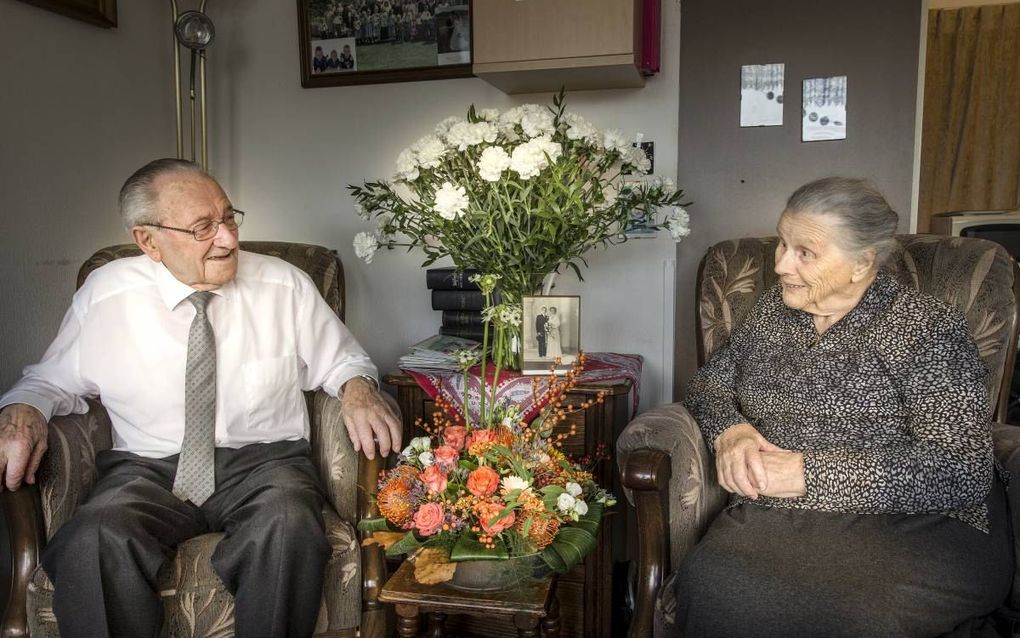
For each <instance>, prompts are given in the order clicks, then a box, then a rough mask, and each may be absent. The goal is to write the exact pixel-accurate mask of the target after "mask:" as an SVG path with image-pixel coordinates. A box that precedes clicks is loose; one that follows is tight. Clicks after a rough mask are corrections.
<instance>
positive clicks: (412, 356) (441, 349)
mask: <svg viewBox="0 0 1020 638" xmlns="http://www.w3.org/2000/svg"><path fill="white" fill-rule="evenodd" d="M481 348H482V344H480V343H478V342H477V341H474V340H472V339H462V338H461V337H452V336H448V335H435V336H433V337H429V338H428V339H425V340H424V341H419V342H418V343H416V344H414V345H413V346H411V352H410V353H408V354H406V355H404V356H402V357H400V360H399V361H398V362H397V365H398V366H399V367H400V368H408V369H411V370H416V371H422V372H424V371H433V372H451V371H456V370H458V369H459V368H460V366H459V364H458V363H457V357H456V355H455V353H456V352H457V351H459V350H478V351H480V350H481Z"/></svg>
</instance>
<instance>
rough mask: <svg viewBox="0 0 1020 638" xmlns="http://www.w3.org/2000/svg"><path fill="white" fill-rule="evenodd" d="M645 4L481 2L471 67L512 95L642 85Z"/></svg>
mask: <svg viewBox="0 0 1020 638" xmlns="http://www.w3.org/2000/svg"><path fill="white" fill-rule="evenodd" d="M643 4H644V2H643V1H642V0H478V1H477V2H474V3H472V12H473V16H474V17H473V21H474V35H473V40H474V65H473V72H474V74H475V75H476V76H478V77H480V78H482V79H483V80H485V81H486V82H489V83H490V84H492V85H493V86H496V87H497V88H499V89H501V90H503V91H505V92H506V93H533V92H536V91H557V90H559V89H560V87H566V89H567V90H574V91H576V90H585V89H609V88H623V87H640V86H643V85H644V75H643V74H642V72H641V56H642V50H641V46H642V30H643V24H642V5H643ZM656 27H657V25H656ZM654 37H655V38H656V40H657V39H658V33H657V32H656V33H654Z"/></svg>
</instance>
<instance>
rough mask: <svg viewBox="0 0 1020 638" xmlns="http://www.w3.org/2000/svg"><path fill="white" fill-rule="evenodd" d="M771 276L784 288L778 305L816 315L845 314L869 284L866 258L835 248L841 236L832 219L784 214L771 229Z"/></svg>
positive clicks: (803, 214) (869, 260)
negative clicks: (773, 236) (775, 241)
mask: <svg viewBox="0 0 1020 638" xmlns="http://www.w3.org/2000/svg"><path fill="white" fill-rule="evenodd" d="M776 231H777V233H778V235H779V245H778V246H776V274H777V275H779V279H780V281H781V282H782V284H783V303H785V304H786V305H787V306H789V307H791V308H795V309H797V310H803V311H805V312H809V313H811V314H815V315H830V314H836V313H845V312H846V311H847V310H849V309H850V308H852V307H853V306H855V305H856V304H857V301H859V300H860V297H861V294H862V293H863V290H864V289H865V288H866V285H865V284H870V279H871V277H870V275H871V264H872V262H873V260H871V259H869V258H865V259H860V258H854V256H852V255H850V254H848V253H847V252H846V251H844V250H843V248H842V247H840V245H839V243H838V242H837V237H838V236H839V234H840V233H842V232H846V231H844V230H843V228H842V226H841V225H840V224H839V222H838V221H836V218H835V217H834V216H832V215H825V214H813V213H791V212H789V211H786V212H784V213H783V214H782V216H781V217H780V218H779V225H778V226H777V227H776Z"/></svg>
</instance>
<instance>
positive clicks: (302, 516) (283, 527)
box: [251, 486, 326, 545]
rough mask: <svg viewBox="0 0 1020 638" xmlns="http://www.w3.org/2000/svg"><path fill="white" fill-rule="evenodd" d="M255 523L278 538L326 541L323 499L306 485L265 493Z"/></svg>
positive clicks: (276, 488) (253, 527) (258, 527)
mask: <svg viewBox="0 0 1020 638" xmlns="http://www.w3.org/2000/svg"><path fill="white" fill-rule="evenodd" d="M253 505H254V506H255V507H257V508H258V509H257V512H256V514H255V516H254V517H253V518H254V519H255V520H254V521H252V523H254V525H251V527H252V529H254V530H264V531H265V532H266V533H267V534H269V533H271V534H272V535H274V536H277V537H278V539H280V540H283V539H298V540H301V541H303V542H316V541H318V540H320V539H321V541H322V544H323V545H325V544H326V540H325V533H324V531H323V521H322V498H321V497H320V496H319V494H318V492H316V491H314V490H310V489H308V488H306V487H303V486H275V487H272V488H269V489H267V490H266V491H265V492H263V493H262V494H261V495H260V496H259V498H258V499H257V501H256V503H253Z"/></svg>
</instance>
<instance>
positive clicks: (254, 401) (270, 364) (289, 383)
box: [244, 355, 305, 430]
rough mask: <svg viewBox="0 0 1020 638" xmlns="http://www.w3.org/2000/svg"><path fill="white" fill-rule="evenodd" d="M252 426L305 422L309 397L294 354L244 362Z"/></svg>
mask: <svg viewBox="0 0 1020 638" xmlns="http://www.w3.org/2000/svg"><path fill="white" fill-rule="evenodd" d="M244 389H245V394H246V398H247V409H248V427H250V428H252V429H255V430H269V429H273V428H278V427H285V426H291V427H293V426H294V425H295V424H302V425H303V423H304V410H305V400H304V395H303V394H302V393H301V385H300V382H299V379H298V367H297V357H295V356H293V355H289V356H284V357H275V358H272V359H262V360H260V361H252V362H250V363H247V364H245V365H244Z"/></svg>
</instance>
